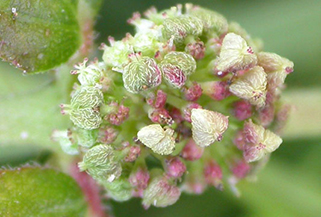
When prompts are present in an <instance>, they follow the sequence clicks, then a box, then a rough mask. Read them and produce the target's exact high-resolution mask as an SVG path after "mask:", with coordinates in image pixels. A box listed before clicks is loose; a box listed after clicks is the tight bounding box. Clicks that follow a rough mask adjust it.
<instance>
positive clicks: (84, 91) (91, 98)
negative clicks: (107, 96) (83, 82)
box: [71, 86, 104, 109]
mask: <svg viewBox="0 0 321 217" xmlns="http://www.w3.org/2000/svg"><path fill="white" fill-rule="evenodd" d="M103 102H104V96H103V93H102V92H101V90H99V89H97V88H95V87H92V86H80V87H79V88H78V89H77V90H76V92H75V93H74V94H73V96H72V98H71V107H72V109H81V108H96V107H98V106H100V105H101V104H102V103H103Z"/></svg>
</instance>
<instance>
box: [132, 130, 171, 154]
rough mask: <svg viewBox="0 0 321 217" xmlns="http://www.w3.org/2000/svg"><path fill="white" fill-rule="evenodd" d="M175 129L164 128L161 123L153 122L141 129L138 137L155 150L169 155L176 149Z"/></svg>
mask: <svg viewBox="0 0 321 217" xmlns="http://www.w3.org/2000/svg"><path fill="white" fill-rule="evenodd" d="M173 134H174V130H173V129H171V128H167V129H166V130H164V129H163V128H162V127H161V125H159V124H151V125H148V126H146V127H143V128H142V129H140V130H139V131H138V133H137V138H138V139H139V140H140V141H141V142H142V143H143V144H144V145H146V146H147V147H149V148H151V149H152V151H153V152H155V153H157V154H161V155H169V154H171V153H172V152H173V151H174V148H175V138H174V137H173Z"/></svg>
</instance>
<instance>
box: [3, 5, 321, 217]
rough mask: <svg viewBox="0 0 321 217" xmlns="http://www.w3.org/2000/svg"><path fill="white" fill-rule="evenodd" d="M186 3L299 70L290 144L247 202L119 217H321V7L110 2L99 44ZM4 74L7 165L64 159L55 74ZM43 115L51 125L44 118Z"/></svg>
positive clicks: (132, 208) (223, 196)
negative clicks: (137, 17) (149, 13)
mask: <svg viewBox="0 0 321 217" xmlns="http://www.w3.org/2000/svg"><path fill="white" fill-rule="evenodd" d="M186 2H191V3H194V4H199V5H201V6H203V7H207V8H209V9H213V10H216V11H218V12H220V13H222V14H223V15H224V16H225V17H226V18H227V19H228V20H229V21H236V22H238V23H240V24H241V26H242V27H244V28H245V29H246V30H247V31H248V33H250V34H251V36H253V37H259V38H261V39H262V40H263V41H264V45H265V46H264V50H265V51H270V52H275V53H277V54H280V55H281V56H285V57H287V58H288V59H290V60H292V61H293V62H294V64H295V71H294V72H293V73H292V74H291V75H290V76H288V78H287V80H286V83H287V85H288V89H286V91H285V93H284V96H283V97H284V99H285V101H288V102H290V103H291V104H293V105H294V106H295V109H294V111H293V114H292V117H291V119H290V121H289V124H288V127H287V129H286V131H285V135H284V143H283V144H282V145H281V147H280V148H279V149H278V150H277V151H276V152H275V153H273V155H272V158H271V160H270V162H269V163H268V165H267V166H266V168H265V169H264V170H263V171H262V172H261V173H260V174H259V176H258V180H257V182H255V183H250V182H242V183H240V185H239V189H240V190H241V192H242V195H241V197H240V198H236V197H235V196H234V195H232V193H231V192H230V191H229V189H228V188H227V189H226V190H225V191H224V192H219V191H217V190H215V189H213V188H211V189H209V190H207V191H206V192H205V194H203V195H200V196H192V195H186V194H183V195H182V197H181V199H180V200H179V201H178V202H177V203H176V204H175V205H173V206H171V207H168V208H163V209H160V208H158V209H157V208H150V209H149V210H148V211H145V210H143V208H142V207H141V205H140V200H131V201H129V202H125V203H115V202H112V210H113V212H114V214H115V216H116V217H123V216H126V217H127V216H134V217H136V216H139V217H140V216H141V217H145V216H153V217H161V216H162V217H171V216H174V217H183V216H184V217H185V216H186V217H196V216H197V217H198V216H206V217H209V216H219V217H234V216H236V217H237V216H250V217H252V216H253V217H256V216H259V217H265V216H269V217H270V216H273V217H274V216H277V217H301V216H308V217H310V216H311V217H314V216H315V217H318V216H321V88H320V83H321V1H320V0H305V1H304V0H296V1H293V0H292V1H291V0H270V1H263V0H247V1H245V0H243V1H236V0H220V1H219V0H211V1H209V0H199V1H176V0H175V1H170V0H163V1H151V0H117V1H114V0H105V1H104V4H103V6H102V8H101V11H100V13H99V17H98V20H97V23H96V31H97V44H100V43H101V42H106V41H107V40H106V39H107V37H108V36H109V35H111V36H114V37H115V38H116V39H121V38H122V37H123V36H124V35H125V33H126V32H133V28H132V27H131V26H129V25H127V23H126V20H127V19H128V18H129V17H131V15H132V13H133V12H134V11H140V12H143V11H145V10H146V9H148V8H149V7H150V6H152V5H153V6H156V7H157V8H158V9H160V10H162V9H165V8H168V7H170V6H173V5H175V4H177V3H186ZM0 67H1V68H0V70H1V73H0V83H1V85H0V165H3V164H4V163H5V162H8V161H11V162H12V165H14V164H19V162H23V161H24V158H25V159H36V160H38V161H40V162H44V161H45V159H46V158H48V157H49V156H50V155H51V154H52V152H50V151H48V149H50V150H54V151H60V147H59V146H57V144H55V143H53V142H52V141H51V140H50V138H49V135H50V133H51V131H52V129H55V128H57V129H63V128H64V126H65V125H66V123H67V122H68V119H67V118H66V117H63V116H61V115H60V114H59V107H58V106H57V105H59V104H60V103H61V93H60V92H59V91H58V92H57V91H55V90H53V89H52V88H51V86H50V85H49V84H51V83H52V80H51V75H49V74H42V75H37V76H27V77H25V76H21V72H19V71H16V70H15V69H13V68H12V67H11V66H9V65H8V64H3V63H1V65H0ZM12 71H15V72H12ZM16 83H19V84H22V83H23V85H15V84H16ZM39 84H42V85H39ZM54 85H55V84H54ZM38 90H42V91H38ZM26 95H29V96H30V95H31V96H32V97H25V96H26ZM48 98H50V99H51V100H50V102H48V100H46V99H48ZM42 99H43V100H42ZM30 111H32V112H30ZM43 111H45V113H46V116H45V117H44V116H43V114H41V115H39V112H40V113H41V112H43ZM12 113H15V114H16V115H15V117H14V118H13V117H12V116H10V114H12ZM39 117H42V119H41V118H40V119H39ZM35 119H36V120H37V123H38V124H37V125H35V124H34V123H35V121H34V120H35ZM31 132H36V133H31ZM44 135H48V136H44Z"/></svg>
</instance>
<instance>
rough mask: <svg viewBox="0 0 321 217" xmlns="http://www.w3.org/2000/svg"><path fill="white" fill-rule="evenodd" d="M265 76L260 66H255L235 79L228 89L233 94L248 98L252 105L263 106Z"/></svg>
mask: <svg viewBox="0 0 321 217" xmlns="http://www.w3.org/2000/svg"><path fill="white" fill-rule="evenodd" d="M266 85H267V78H266V74H265V72H264V70H263V68H262V67H260V66H255V67H254V68H252V69H251V70H249V71H248V72H246V73H245V74H244V75H242V76H241V77H240V78H238V79H237V80H235V81H234V82H233V83H232V84H231V86H230V88H229V90H230V92H231V93H233V94H234V95H236V96H238V97H240V98H242V99H245V100H248V101H249V102H250V103H251V104H252V105H256V106H258V107H263V106H264V105H265V99H266Z"/></svg>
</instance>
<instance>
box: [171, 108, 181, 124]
mask: <svg viewBox="0 0 321 217" xmlns="http://www.w3.org/2000/svg"><path fill="white" fill-rule="evenodd" d="M169 114H170V116H171V117H172V118H173V120H174V122H175V123H181V122H182V121H184V118H183V116H182V113H181V111H180V110H179V109H178V108H175V107H173V108H171V109H170V111H169Z"/></svg>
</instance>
